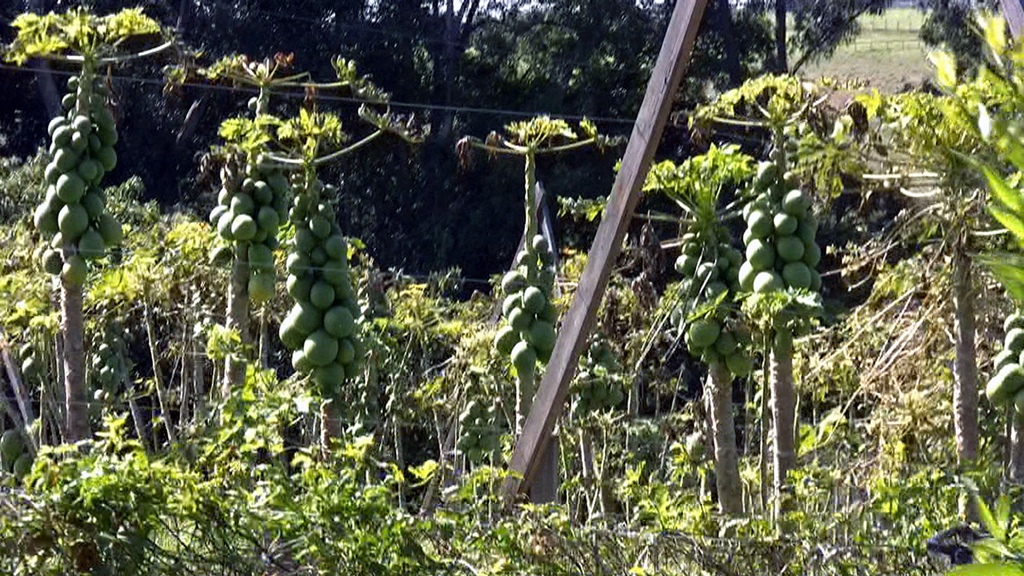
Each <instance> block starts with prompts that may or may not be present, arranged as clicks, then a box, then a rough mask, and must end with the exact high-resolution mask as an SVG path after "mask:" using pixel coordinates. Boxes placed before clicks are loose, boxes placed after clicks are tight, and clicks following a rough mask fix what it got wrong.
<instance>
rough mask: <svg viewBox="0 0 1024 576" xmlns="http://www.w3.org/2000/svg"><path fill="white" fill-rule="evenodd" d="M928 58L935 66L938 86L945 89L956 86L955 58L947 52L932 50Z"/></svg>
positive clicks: (951, 88) (952, 88)
mask: <svg viewBox="0 0 1024 576" xmlns="http://www.w3.org/2000/svg"><path fill="white" fill-rule="evenodd" d="M928 60H930V61H931V63H932V65H933V66H935V74H936V79H937V80H938V82H939V86H941V87H943V88H945V89H946V90H954V89H955V88H956V58H955V57H954V56H953V55H952V54H950V53H948V52H932V53H930V54H928Z"/></svg>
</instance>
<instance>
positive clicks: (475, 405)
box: [458, 400, 501, 462]
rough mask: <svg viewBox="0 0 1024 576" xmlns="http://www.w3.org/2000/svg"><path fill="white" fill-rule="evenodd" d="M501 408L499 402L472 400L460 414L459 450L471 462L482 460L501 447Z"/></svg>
mask: <svg viewBox="0 0 1024 576" xmlns="http://www.w3.org/2000/svg"><path fill="white" fill-rule="evenodd" d="M500 411H501V408H500V407H499V406H498V402H497V401H495V402H491V403H490V404H485V403H482V402H477V401H476V400H470V401H469V402H467V403H466V407H465V408H464V409H463V410H462V413H461V414H459V428H460V430H461V432H462V433H461V434H460V435H459V442H458V449H459V452H461V453H462V454H465V455H466V458H467V459H468V460H469V461H470V462H480V461H481V460H483V457H484V456H485V455H487V454H493V453H494V452H495V451H497V450H498V449H499V448H500V447H501V431H500V429H499V428H498V416H499V415H500Z"/></svg>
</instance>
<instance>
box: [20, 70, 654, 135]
mask: <svg viewBox="0 0 1024 576" xmlns="http://www.w3.org/2000/svg"><path fill="white" fill-rule="evenodd" d="M0 70H8V71H12V72H23V73H33V74H34V73H40V72H49V73H51V74H57V75H61V76H74V75H75V72H71V71H67V70H53V69H44V68H39V67H33V66H14V65H11V64H0ZM108 77H109V78H111V79H112V80H118V81H122V82H130V83H136V84H148V85H156V86H160V87H164V86H166V85H167V82H166V81H164V80H162V79H155V78H145V77H142V76H129V75H123V74H111V75H109V76H108ZM176 85H177V86H186V87H190V88H197V89H202V90H215V91H223V92H235V93H245V94H249V95H251V96H256V95H257V94H258V90H257V89H256V88H249V87H245V86H225V85H221V84H206V83H202V82H190V81H186V82H182V83H180V84H176ZM276 95H278V96H281V97H284V98H290V99H304V98H306V95H305V93H304V92H297V91H296V92H279V93H276ZM316 98H317V100H321V101H326V102H343V103H348V104H367V105H376V106H390V107H393V108H404V109H409V110H427V111H439V112H452V113H462V114H481V115H492V116H512V117H521V118H532V117H535V116H555V117H558V118H563V119H566V120H577V121H581V120H590V121H592V122H596V123H602V124H623V125H625V124H629V125H632V124H634V123H635V119H630V118H622V117H608V116H587V115H584V114H556V113H553V112H551V111H546V112H545V111H528V110H511V109H506V108H484V107H478V106H457V105H448V104H429V103H425V102H408V101H397V100H389V101H385V102H382V101H379V100H373V99H370V98H359V97H356V96H340V95H334V94H322V93H318V94H317V96H316Z"/></svg>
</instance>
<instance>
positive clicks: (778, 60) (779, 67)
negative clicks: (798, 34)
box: [775, 0, 789, 74]
mask: <svg viewBox="0 0 1024 576" xmlns="http://www.w3.org/2000/svg"><path fill="white" fill-rule="evenodd" d="M786 12H787V10H786V0H775V66H776V69H775V71H776V72H778V73H780V74H785V73H786V72H789V59H788V56H787V53H786Z"/></svg>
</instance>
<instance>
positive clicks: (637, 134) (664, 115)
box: [503, 0, 707, 503]
mask: <svg viewBox="0 0 1024 576" xmlns="http://www.w3.org/2000/svg"><path fill="white" fill-rule="evenodd" d="M706 4H707V0H680V1H679V2H678V3H677V4H676V7H675V10H674V11H673V13H672V19H671V21H670V22H669V26H668V31H667V32H666V33H665V40H664V41H663V42H662V45H661V52H660V53H659V54H658V61H657V63H656V64H655V65H654V71H653V73H652V75H651V80H650V82H648V84H647V93H646V95H645V96H644V102H643V105H642V106H641V107H640V113H639V114H638V115H637V119H636V123H635V124H634V126H633V133H632V135H631V136H630V138H629V144H628V145H627V146H626V153H625V156H624V157H623V159H622V167H621V169H620V170H619V174H618V176H617V177H616V178H615V185H614V186H613V187H612V193H611V196H610V197H609V199H608V206H607V208H606V209H605V214H604V218H603V219H602V220H601V225H600V227H599V228H598V230H597V236H596V237H595V238H594V244H593V245H592V246H591V248H590V254H589V256H588V257H587V265H586V268H585V269H584V270H583V276H582V277H581V279H580V284H579V288H578V289H577V292H576V296H575V298H574V299H573V302H572V305H571V306H570V307H569V311H568V312H567V313H566V315H565V318H564V319H563V321H562V328H561V330H560V331H559V335H558V340H557V342H556V343H555V349H554V351H553V352H552V354H551V360H550V362H548V367H547V371H546V372H545V374H544V379H543V381H542V382H541V385H540V389H539V391H538V392H537V397H536V400H535V401H534V405H533V409H532V410H531V411H530V414H529V417H528V418H527V421H526V424H525V426H524V428H523V434H522V436H520V438H519V441H518V442H517V443H516V447H515V451H514V452H513V454H512V461H511V463H510V465H509V467H510V471H511V475H510V476H509V477H508V479H507V480H506V481H505V485H504V486H503V496H504V497H505V501H506V503H510V502H511V501H512V500H513V499H514V498H515V497H516V495H517V494H518V493H519V491H520V489H521V488H522V487H523V486H524V485H529V483H530V481H531V480H532V479H533V477H534V475H535V474H536V472H537V469H538V467H539V464H540V461H541V460H542V458H541V455H543V454H544V453H545V450H546V448H547V444H548V442H549V440H550V438H551V431H552V430H553V429H554V426H555V421H556V420H558V417H559V416H560V415H561V413H562V409H563V407H564V404H565V397H566V395H567V394H568V392H569V383H570V382H571V381H572V377H573V374H574V372H575V370H576V363H577V361H578V360H579V356H580V353H581V352H582V351H583V347H584V346H585V345H586V342H587V337H588V336H589V334H590V331H591V330H592V329H593V327H594V323H595V322H596V320H597V309H598V307H599V306H600V304H601V299H602V298H603V297H604V291H605V288H606V287H607V285H608V277H609V276H610V275H611V269H612V265H613V264H614V262H615V259H616V258H617V257H618V255H619V252H620V251H621V249H622V241H623V239H624V238H625V236H626V230H627V229H628V228H629V223H630V221H631V220H632V217H633V211H634V210H635V209H636V205H637V203H638V202H639V201H640V188H641V187H642V185H643V183H644V179H645V178H646V177H647V170H648V169H649V168H650V165H651V161H652V159H653V158H654V153H655V151H656V149H657V147H658V143H659V142H660V140H661V134H662V132H663V131H664V129H665V123H666V121H667V120H668V115H669V112H670V111H671V109H672V102H673V99H674V96H675V94H676V90H677V88H678V86H679V82H680V80H681V79H682V77H683V72H684V71H685V70H686V66H687V64H688V63H689V60H690V54H691V52H692V51H693V45H694V42H695V41H696V39H697V29H698V28H699V26H700V21H701V18H702V16H703V15H704V7H705V6H706Z"/></svg>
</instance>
